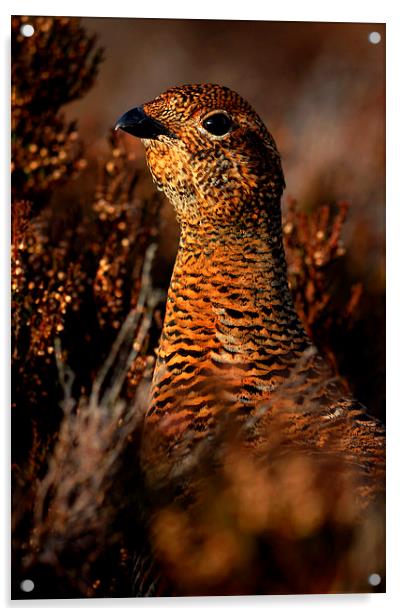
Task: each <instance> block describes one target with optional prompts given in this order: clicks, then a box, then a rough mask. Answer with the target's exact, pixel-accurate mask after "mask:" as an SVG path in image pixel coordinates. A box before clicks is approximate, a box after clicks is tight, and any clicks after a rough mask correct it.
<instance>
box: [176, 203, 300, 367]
mask: <svg viewBox="0 0 402 616" xmlns="http://www.w3.org/2000/svg"><path fill="white" fill-rule="evenodd" d="M206 231H207V230H206V229H205V228H201V227H198V228H197V227H196V226H183V227H182V232H181V237H180V245H179V250H178V254H177V258H176V263H175V267H174V271H173V276H172V280H171V285H170V288H169V295H168V312H170V311H171V309H173V310H174V311H175V312H176V315H177V313H180V314H182V315H183V314H186V315H188V317H189V318H188V321H184V325H186V323H187V327H188V328H189V331H188V332H187V333H188V335H189V337H190V338H191V337H194V335H195V333H194V332H195V331H196V327H195V326H196V324H197V323H200V324H201V323H203V325H204V330H205V327H207V328H210V329H211V331H214V332H215V336H216V332H218V338H219V339H220V340H223V338H224V335H223V332H226V333H227V339H228V340H229V339H230V340H232V341H234V340H236V343H233V348H234V349H237V354H238V359H239V361H240V359H244V357H245V356H246V355H247V354H248V353H249V351H250V341H251V340H252V346H253V348H254V350H256V349H257V347H261V353H262V354H265V353H266V352H267V349H268V348H269V346H270V344H271V345H272V348H273V347H275V348H273V352H275V353H281V352H284V353H286V352H288V351H289V350H290V349H292V350H293V351H296V352H297V351H298V350H300V351H303V350H304V349H305V348H306V345H307V344H308V339H307V335H306V333H305V332H304V329H303V327H302V325H301V323H300V321H299V319H298V317H297V314H296V311H295V308H294V304H293V300H292V297H291V292H290V289H289V284H288V279H287V265H286V258H285V252H284V248H283V242H282V228H281V216H280V210H279V208H277V210H276V211H275V212H274V213H273V214H271V216H270V217H268V216H267V217H266V219H263V220H260V226H259V227H256V226H255V225H250V226H249V227H247V226H246V227H244V228H236V227H231V228H226V229H225V232H222V230H221V229H217V230H216V231H215V232H214V230H213V229H209V230H208V232H206ZM167 322H169V321H167ZM166 333H168V332H166ZM262 347H265V348H262Z"/></svg>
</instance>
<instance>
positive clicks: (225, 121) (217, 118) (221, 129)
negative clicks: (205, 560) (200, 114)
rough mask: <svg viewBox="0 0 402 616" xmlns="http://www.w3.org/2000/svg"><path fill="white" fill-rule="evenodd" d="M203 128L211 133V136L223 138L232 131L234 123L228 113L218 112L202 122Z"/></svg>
mask: <svg viewBox="0 0 402 616" xmlns="http://www.w3.org/2000/svg"><path fill="white" fill-rule="evenodd" d="M202 126H203V127H204V128H205V130H207V131H208V132H209V133H211V135H215V136H216V137H223V135H226V134H227V133H228V132H230V130H231V129H232V127H233V122H232V120H231V119H230V117H229V116H228V115H227V114H226V113H224V112H223V111H217V112H216V113H213V114H211V115H209V116H208V117H206V118H205V119H204V120H203V122H202Z"/></svg>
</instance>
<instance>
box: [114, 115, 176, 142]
mask: <svg viewBox="0 0 402 616" xmlns="http://www.w3.org/2000/svg"><path fill="white" fill-rule="evenodd" d="M118 128H121V130H124V131H125V132H126V133H129V134H130V135H134V137H140V139H156V138H157V137H159V136H160V135H167V136H168V137H173V138H176V139H177V136H176V135H175V134H174V133H172V132H171V131H170V130H168V129H167V128H166V126H164V125H163V124H162V122H159V121H158V120H155V119H154V118H151V116H149V115H147V114H146V113H145V111H144V109H143V108H142V107H134V109H130V111H127V113H124V114H123V115H122V116H121V118H119V119H118V120H117V122H116V126H115V127H114V129H115V130H117V129H118Z"/></svg>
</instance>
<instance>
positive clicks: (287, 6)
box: [0, 0, 402, 616]
mask: <svg viewBox="0 0 402 616" xmlns="http://www.w3.org/2000/svg"><path fill="white" fill-rule="evenodd" d="M400 7H401V4H400V3H399V2H398V1H397V0H382V1H381V2H378V1H377V2H373V1H370V0H365V1H363V0H362V1H360V2H358V1H356V0H355V2H351V1H350V0H337V2H331V3H324V2H315V1H312V0H303V1H302V2H300V1H298V0H294V1H292V2H291V1H286V0H281V1H280V2H273V3H268V2H266V3H263V2H262V1H261V0H247V2H246V3H245V2H241V3H240V2H238V3H236V0H226V1H221V2H219V3H218V2H217V1H216V0H215V1H212V0H203V2H202V3H196V2H190V1H189V0H188V1H187V2H178V1H175V0H168V1H164V2H162V1H160V0H153V2H150V3H146V2H135V1H133V0H130V1H126V2H122V1H117V0H114V1H113V2H111V3H107V4H104V5H102V7H101V8H100V5H99V4H97V3H90V2H87V1H84V0H80V1H77V0H70V1H69V2H65V1H64V0H62V1H59V2H57V3H55V2H50V1H49V0H48V1H41V0H37V1H35V2H27V1H24V2H21V1H18V0H17V1H15V2H13V3H11V2H5V3H4V4H3V6H2V11H1V19H0V27H1V31H2V35H3V37H2V45H3V47H2V49H3V50H5V52H6V53H5V55H4V56H3V57H4V58H5V59H4V62H2V63H1V70H2V71H3V72H2V75H1V77H0V84H1V85H2V86H4V87H3V88H2V92H4V94H3V95H2V96H1V97H0V104H1V106H2V108H1V110H0V111H1V112H0V118H1V122H2V124H3V127H2V128H4V131H2V134H3V135H8V134H9V102H8V96H7V94H9V89H10V88H9V62H10V54H9V40H10V34H9V32H10V25H9V24H10V20H9V16H10V15H11V14H16V15H18V14H36V15H80V16H94V17H99V16H104V17H128V16H131V17H163V18H203V19H260V20H271V21H275V20H284V21H336V22H374V23H384V22H386V24H387V35H386V38H387V282H388V284H387V401H388V404H387V414H388V424H387V434H388V438H387V486H388V497H387V521H388V524H387V563H388V570H387V593H386V594H385V595H380V594H374V595H329V596H308V595H307V596H297V597H294V596H293V597H292V596H281V597H239V598H218V597H217V598H202V599H197V600H191V599H161V600H159V599H152V600H144V599H142V600H133V599H114V600H113V599H103V600H90V599H85V600H74V601H66V600H59V601H25V602H13V603H12V604H11V602H10V601H9V587H10V559H9V549H8V548H7V549H6V550H3V554H2V558H1V561H0V563H1V570H0V584H1V597H2V603H3V605H4V606H5V607H6V608H7V609H10V608H11V609H15V610H17V612H16V613H18V612H19V611H20V610H22V609H24V608H26V607H29V609H30V610H33V612H38V611H41V610H43V608H44V607H46V608H47V607H49V608H52V609H53V610H59V609H66V608H67V609H71V608H74V609H75V610H81V609H85V610H88V609H89V610H94V609H95V610H98V609H110V610H112V609H115V608H122V609H130V610H133V609H134V610H136V612H138V610H140V611H142V610H146V611H147V612H149V611H150V610H151V611H153V610H159V609H161V610H163V612H164V614H166V613H168V614H170V613H173V612H176V611H177V610H186V611H188V610H191V612H192V613H203V614H204V612H205V610H211V609H219V611H222V610H228V611H229V610H230V612H231V614H232V613H234V614H240V613H241V614H242V613H243V612H244V610H245V609H252V610H253V612H254V611H256V612H258V613H261V614H262V613H264V614H266V613H267V611H268V610H269V611H270V612H271V613H272V612H274V613H275V614H276V613H277V612H280V613H281V614H289V615H290V614H292V616H293V614H294V613H295V610H297V613H298V614H301V615H302V616H303V615H306V616H307V614H308V616H310V615H312V614H320V616H321V614H322V611H323V609H324V610H325V613H326V614H333V613H339V611H340V610H345V609H346V610H348V612H349V610H353V612H354V613H356V614H359V613H361V614H363V613H364V616H369V615H371V614H373V616H374V615H375V616H378V612H379V610H380V611H381V612H382V613H384V612H385V613H386V614H387V613H388V612H390V611H391V609H392V610H394V609H395V608H397V607H398V606H400V605H401V604H402V601H401V600H400V598H399V586H400V584H401V580H402V566H401V560H402V557H401V548H402V546H401V532H400V530H399V529H400V527H401V520H402V511H401V498H402V497H401V489H400V485H401V481H400V474H401V470H402V464H401V450H402V447H401V446H400V439H401V434H402V430H401V428H402V425H401V424H402V422H401V418H402V409H401V408H400V407H401V402H400V398H401V397H402V396H401V389H400V388H399V387H398V385H399V382H400V381H401V376H400V374H401V364H402V360H401V348H402V340H401V335H400V329H401V328H400V322H401V315H400V312H401V309H400V306H401V300H402V289H401V282H400V280H401V279H402V277H401V275H400V269H401V266H400V264H402V255H401V246H402V238H401V234H402V202H401V189H400V183H401V180H400V176H401V163H402V156H401V142H402V132H401V115H402V107H401V100H402V96H401V89H402V88H401V77H402V75H401V71H400V58H402V15H401V13H402V11H401V8H400ZM398 58H399V66H398ZM0 152H1V156H2V158H4V161H3V162H4V164H3V165H1V169H2V170H3V173H4V174H5V177H4V181H3V183H2V186H4V191H3V200H2V201H3V203H2V206H3V207H2V211H3V212H4V211H5V210H6V209H7V206H8V205H9V188H10V180H9V172H8V163H9V139H8V137H7V139H6V140H4V141H3V143H2V147H1V148H0ZM3 216H4V218H3V221H2V224H1V225H0V233H1V244H0V245H1V250H0V254H1V267H0V276H1V279H0V284H1V291H2V294H1V297H2V298H4V300H5V301H3V302H2V311H3V314H2V316H3V318H2V319H1V328H2V329H1V336H2V345H1V349H2V355H1V357H2V359H3V360H4V362H3V363H2V365H4V369H3V370H2V371H1V374H2V376H3V382H2V386H1V388H0V391H1V393H2V397H3V404H2V405H1V410H2V412H1V417H2V419H3V429H2V438H3V439H4V441H3V447H2V452H3V453H2V461H3V472H2V473H1V475H0V480H1V492H0V494H1V496H2V498H1V501H2V503H3V506H2V507H1V522H2V523H1V532H2V533H3V534H4V536H3V541H2V543H1V545H2V546H9V503H10V499H9V469H8V462H9V451H10V445H9V419H8V417H9V404H10V400H9V398H10V396H9V391H10V390H9V371H8V370H7V369H6V367H8V364H9V353H8V352H7V351H8V348H9V345H8V342H6V341H8V338H9V304H8V301H7V300H8V298H9V277H8V267H9V265H8V264H9V252H8V242H9V222H8V218H7V214H3ZM374 334H375V333H373V335H374ZM398 489H399V490H398ZM397 490H398V491H399V495H397Z"/></svg>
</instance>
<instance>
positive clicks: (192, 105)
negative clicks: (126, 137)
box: [116, 84, 284, 232]
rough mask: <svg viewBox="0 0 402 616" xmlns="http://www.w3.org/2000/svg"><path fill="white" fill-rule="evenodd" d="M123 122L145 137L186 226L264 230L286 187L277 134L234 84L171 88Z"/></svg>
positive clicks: (158, 179)
mask: <svg viewBox="0 0 402 616" xmlns="http://www.w3.org/2000/svg"><path fill="white" fill-rule="evenodd" d="M117 128H120V129H122V130H124V131H126V132H128V133H130V134H132V135H134V136H136V137H139V138H140V139H141V140H142V141H143V143H144V146H145V151H146V158H147V163H148V166H149V169H150V171H151V174H152V177H153V179H154V182H155V184H156V186H157V188H158V189H159V190H162V191H163V192H164V193H165V194H166V196H167V197H168V199H169V200H170V201H171V202H172V203H173V205H174V207H175V210H176V213H177V217H178V220H179V222H180V223H181V224H182V225H190V226H193V225H196V226H200V225H201V226H203V225H205V224H206V223H209V224H208V226H209V227H212V228H213V229H214V231H215V232H216V231H217V230H219V229H221V230H223V231H225V229H226V227H227V226H230V227H231V228H232V229H247V228H250V227H253V228H254V229H256V228H257V229H258V227H259V224H260V223H261V222H262V221H263V220H266V218H267V216H269V207H270V203H274V202H275V203H276V202H277V201H278V200H279V198H280V196H281V194H282V191H283V187H284V180H283V174H282V168H281V162H280V157H279V154H278V151H277V149H276V145H275V142H274V140H273V138H272V136H271V135H270V134H269V132H268V131H267V129H266V127H265V125H264V123H263V122H262V120H261V119H260V117H259V116H258V115H257V114H256V112H255V111H254V110H253V109H252V107H251V106H250V105H249V104H248V103H247V102H246V101H245V100H244V99H243V98H242V97H241V96H239V95H238V94H237V93H236V92H233V91H232V90H230V89H229V88H227V87H224V86H219V85H215V84H198V85H185V86H179V87H174V88H171V89H169V90H167V91H166V92H164V93H163V94H161V95H160V96H158V97H157V98H156V99H154V100H153V101H151V102H149V103H145V104H144V105H142V106H140V107H135V108H134V109H131V110H130V111H128V112H127V113H125V114H124V115H123V116H122V117H121V118H120V119H119V120H118V122H117V124H116V129H117Z"/></svg>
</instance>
